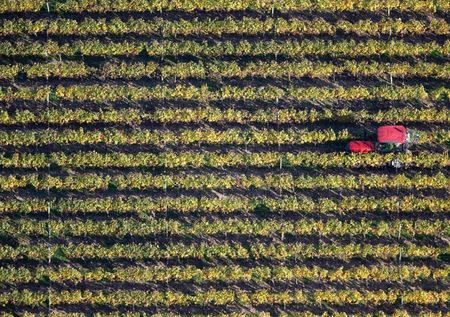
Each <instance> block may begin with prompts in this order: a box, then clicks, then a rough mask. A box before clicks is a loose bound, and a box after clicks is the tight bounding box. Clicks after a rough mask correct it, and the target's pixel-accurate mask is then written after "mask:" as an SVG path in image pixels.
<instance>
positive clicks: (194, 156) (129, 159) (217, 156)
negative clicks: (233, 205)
mask: <svg viewBox="0 0 450 317" xmlns="http://www.w3.org/2000/svg"><path fill="white" fill-rule="evenodd" d="M393 159H399V160H400V161H401V162H403V163H404V164H408V165H411V166H416V167H422V168H430V167H448V166H449V165H450V160H449V156H448V152H443V153H436V152H435V153H432V152H427V151H421V152H420V153H416V154H414V155H412V154H411V153H397V154H393V153H388V154H379V153H369V154H365V155H354V154H347V153H344V152H334V153H318V152H308V151H302V152H297V153H290V152H276V151H274V152H271V151H267V152H236V151H228V152H224V153H217V152H194V151H181V152H173V151H165V152H164V153H159V154H154V153H149V152H138V153H133V154H130V153H122V152H112V153H100V152H96V151H87V152H76V153H70V154H66V153H63V152H49V153H14V154H12V155H6V154H4V153H0V166H2V167H3V168H47V167H49V166H60V167H66V168H67V167H69V168H74V167H98V168H104V167H164V168H180V167H213V168H222V167H232V166H235V167H241V166H246V167H272V168H274V167H279V168H280V169H282V168H283V167H300V166H301V167H320V168H329V167H346V168H355V167H383V166H386V165H389V164H390V162H392V160H393Z"/></svg>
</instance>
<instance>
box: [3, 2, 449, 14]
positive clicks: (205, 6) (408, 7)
mask: <svg viewBox="0 0 450 317" xmlns="http://www.w3.org/2000/svg"><path fill="white" fill-rule="evenodd" d="M47 8H48V9H51V11H52V12H60V13H62V12H132V11H137V12H146V11H149V12H162V11H174V10H175V11H186V12H192V11H195V10H202V11H236V10H257V11H263V12H270V11H274V10H276V11H281V12H289V11H306V10H307V11H310V10H314V11H319V12H339V11H359V10H364V11H371V12H377V11H389V10H398V11H412V12H419V13H434V12H436V11H442V12H447V11H449V10H450V4H449V3H448V1H446V0H434V1H427V0H408V1H396V0H383V1H378V0H349V1H339V0H321V1H320V2H317V1H312V0H306V1H298V0H285V1H283V2H273V1H272V0H259V1H255V0H229V1H183V0H160V1H151V0H139V1H130V0H97V1H79V0H68V1H61V0H57V1H52V2H51V4H50V6H49V7H47V6H46V2H45V0H21V1H4V2H2V3H1V5H0V12H30V11H35V12H37V11H47Z"/></svg>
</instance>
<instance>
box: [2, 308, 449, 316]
mask: <svg viewBox="0 0 450 317" xmlns="http://www.w3.org/2000/svg"><path fill="white" fill-rule="evenodd" d="M322 307H324V306H322ZM336 309H339V307H334V310H333V316H335V317H446V315H445V313H446V311H445V310H435V311H428V310H423V311H420V312H418V311H417V309H416V310H410V311H408V310H405V309H395V310H393V311H392V312H390V313H386V312H384V311H382V310H379V311H377V313H376V314H372V313H358V314H353V313H347V312H343V311H339V310H336ZM380 309H382V308H380ZM21 312H23V314H24V316H27V317H85V316H90V315H89V314H86V313H84V312H70V313H69V312H67V311H64V310H63V309H61V310H56V309H52V310H51V311H50V312H47V311H46V312H45V313H36V312H30V311H26V310H21ZM278 315H279V316H280V317H328V316H329V313H327V312H323V313H320V312H318V311H317V310H315V311H314V312H311V311H309V310H302V311H289V312H280V313H279V314H278ZM0 316H1V317H15V315H14V314H11V313H0ZM95 316H96V317H122V316H123V313H122V312H121V310H111V311H109V312H107V313H106V312H96V313H95ZM126 316H127V317H147V316H148V317H188V316H189V317H191V316H193V317H271V316H272V315H271V314H270V312H267V311H264V310H253V311H252V312H248V311H242V312H235V311H233V312H226V313H220V312H217V313H213V314H212V313H208V314H191V313H189V314H176V313H174V312H173V311H172V310H170V312H163V311H162V309H158V313H156V314H153V313H149V312H148V311H147V310H146V309H142V310H140V309H136V308H135V309H133V310H129V311H127V313H126Z"/></svg>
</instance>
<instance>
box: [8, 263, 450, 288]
mask: <svg viewBox="0 0 450 317" xmlns="http://www.w3.org/2000/svg"><path fill="white" fill-rule="evenodd" d="M449 273H450V269H449V268H448V267H447V268H429V267H427V266H424V265H422V266H412V265H402V266H401V267H397V266H391V265H384V264H380V265H372V266H355V267H351V268H346V269H344V268H336V269H327V268H323V267H318V266H313V267H310V266H298V265H296V266H293V267H287V266H274V267H269V266H257V267H254V268H245V267H241V266H235V265H229V266H214V267H206V268H197V267H194V266H174V267H165V266H129V267H115V268H112V269H106V268H102V267H98V268H92V269H88V268H82V267H81V268H80V267H71V266H60V267H58V268H49V267H45V266H39V267H37V268H35V269H29V268H26V267H0V281H1V282H2V283H9V284H18V283H36V282H38V281H40V280H44V279H45V278H48V279H50V281H52V282H58V283H64V282H72V283H81V282H132V283H146V282H168V281H189V282H192V281H195V282H197V283H202V282H209V281H223V282H238V281H253V282H262V281H275V282H283V281H295V280H321V281H330V282H334V281H339V282H349V281H383V282H384V281H399V280H402V281H418V280H426V279H433V280H441V281H445V280H446V279H447V276H448V274H449Z"/></svg>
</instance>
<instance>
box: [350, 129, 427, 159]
mask: <svg viewBox="0 0 450 317" xmlns="http://www.w3.org/2000/svg"><path fill="white" fill-rule="evenodd" d="M418 139H419V134H418V132H417V131H415V130H411V129H406V128H405V127H404V126H402V125H384V126H381V127H379V128H378V129H377V142H371V141H350V143H349V144H348V150H349V151H350V152H354V153H370V152H373V151H377V152H380V153H389V152H405V151H407V150H408V149H409V147H410V145H411V144H412V143H415V142H417V141H418Z"/></svg>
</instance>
